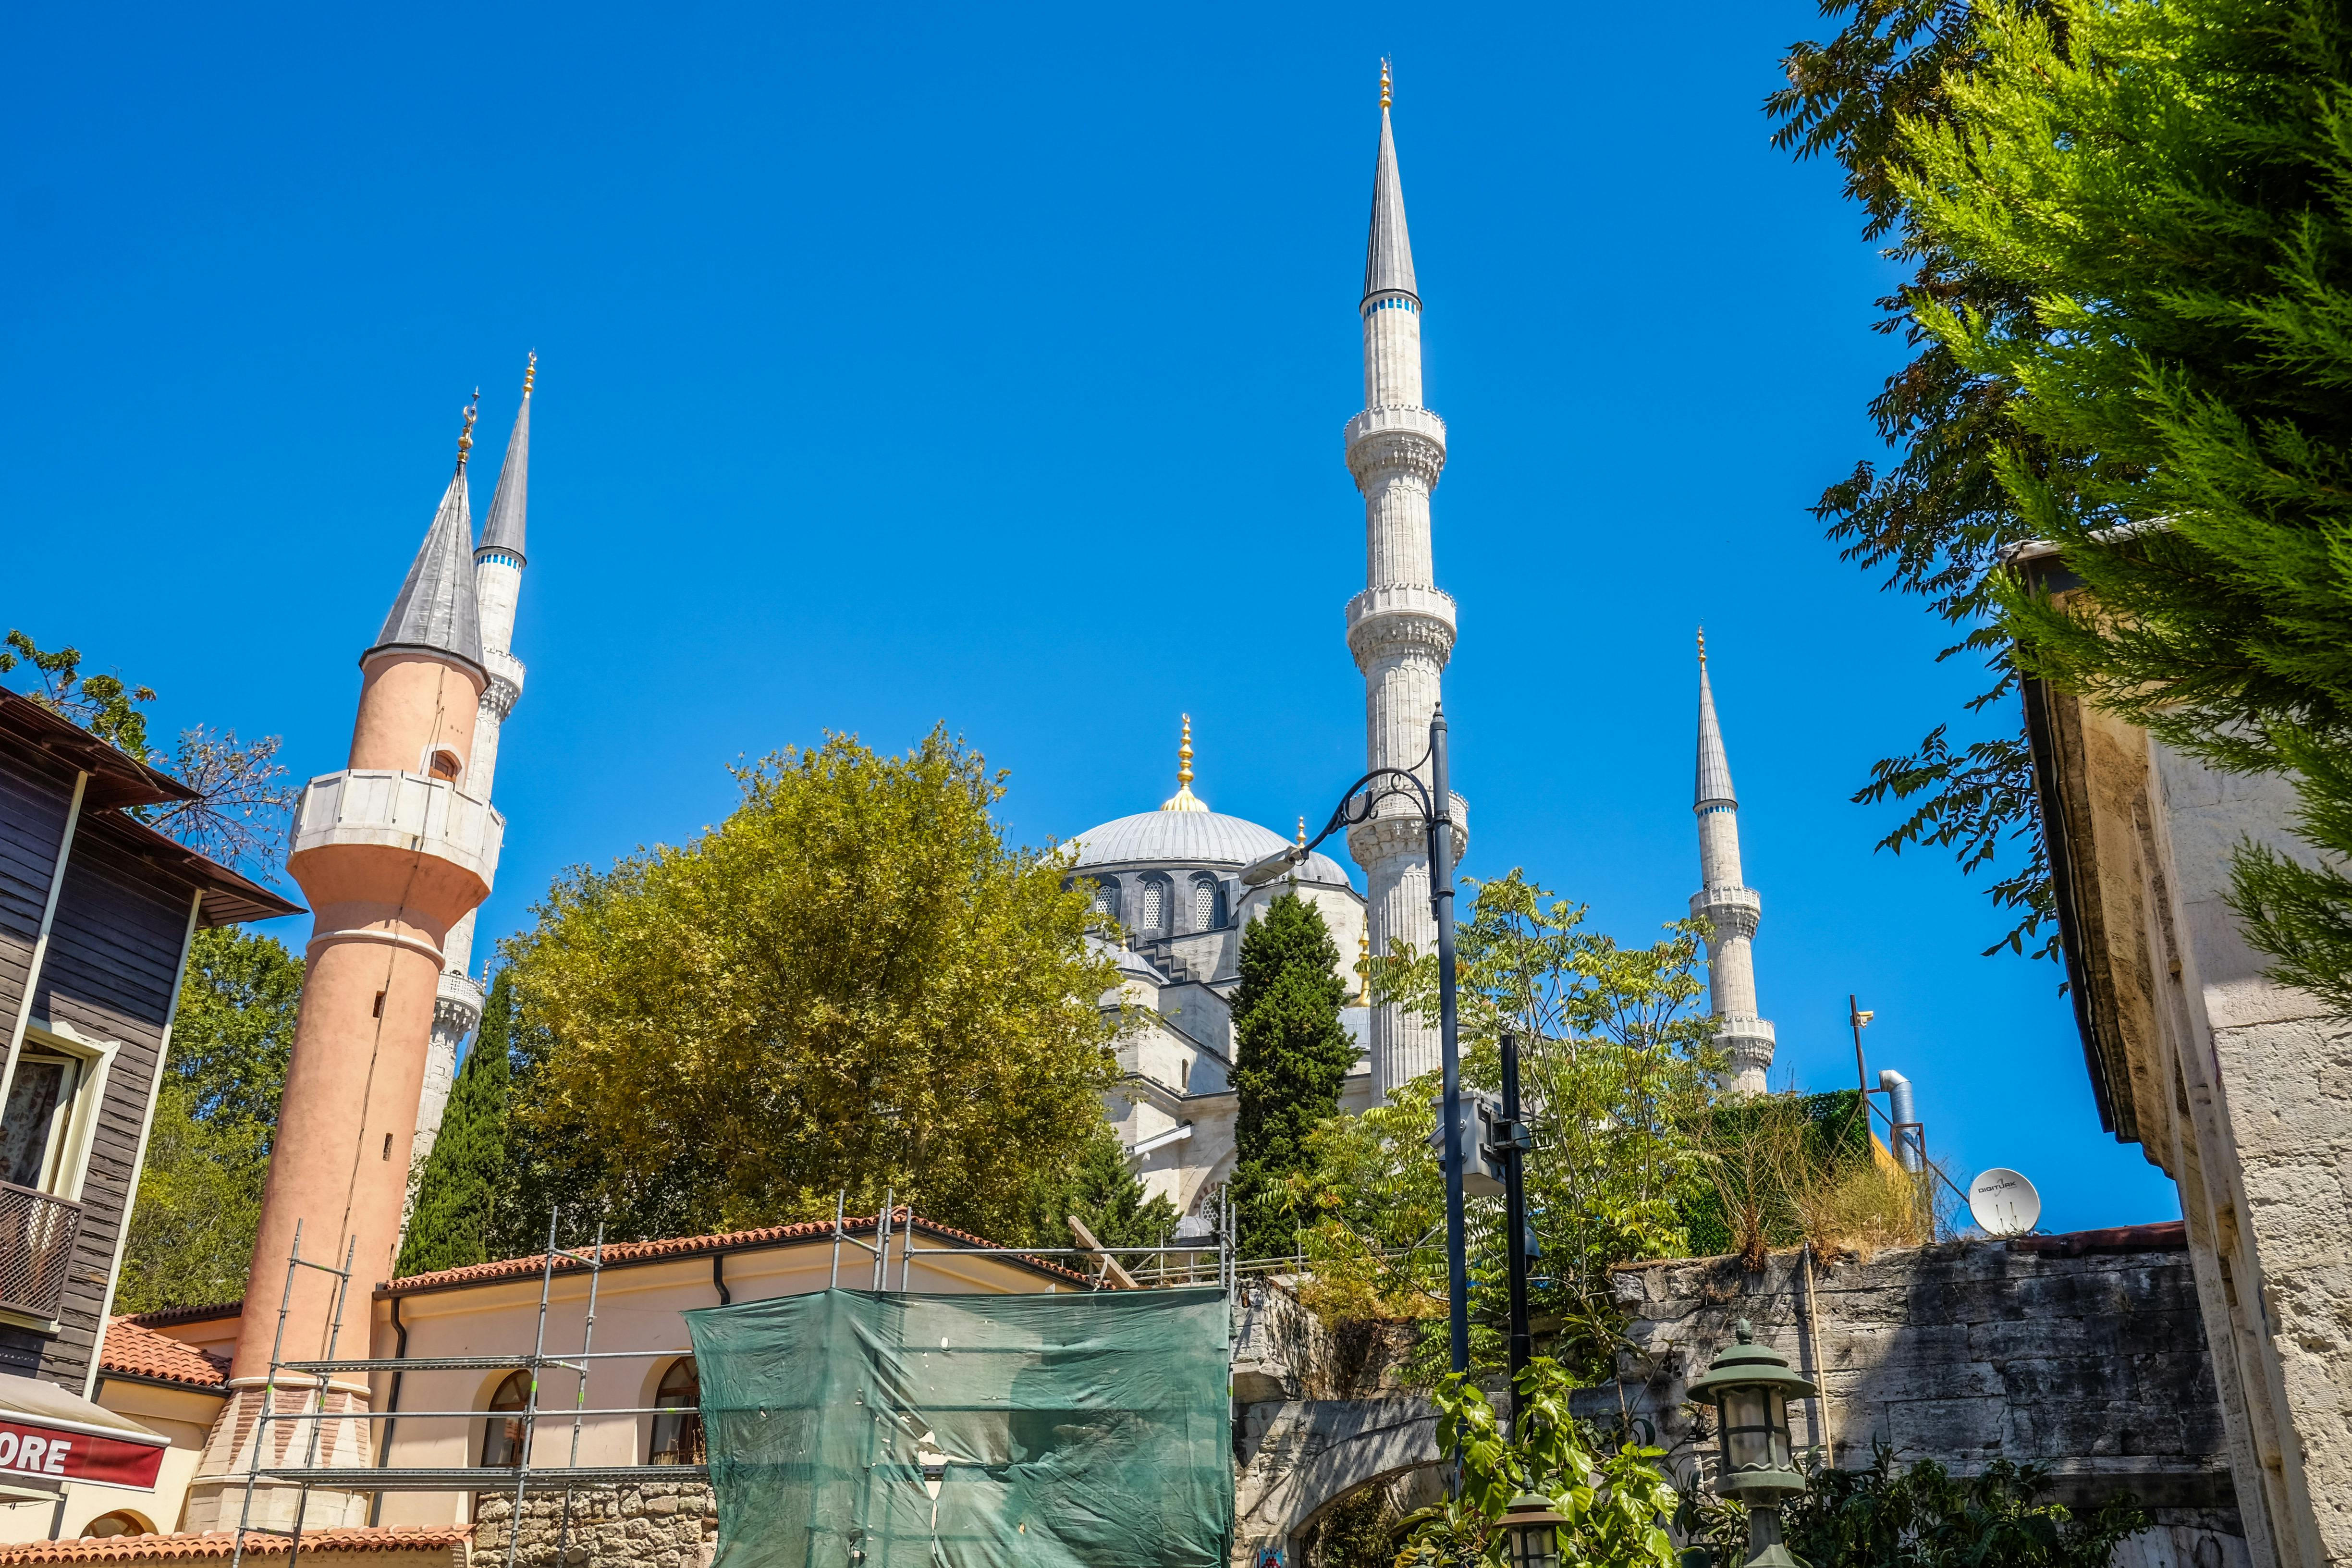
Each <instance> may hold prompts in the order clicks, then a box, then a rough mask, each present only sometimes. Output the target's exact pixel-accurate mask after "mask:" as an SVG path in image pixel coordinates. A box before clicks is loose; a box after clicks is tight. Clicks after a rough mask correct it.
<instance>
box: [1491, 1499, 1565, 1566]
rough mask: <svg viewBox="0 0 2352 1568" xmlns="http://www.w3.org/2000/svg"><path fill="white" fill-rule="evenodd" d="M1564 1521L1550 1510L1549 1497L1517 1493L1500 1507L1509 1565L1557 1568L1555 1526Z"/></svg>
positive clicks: (1557, 1555) (1557, 1529)
mask: <svg viewBox="0 0 2352 1568" xmlns="http://www.w3.org/2000/svg"><path fill="white" fill-rule="evenodd" d="M1567 1522H1568V1521H1567V1520H1566V1519H1564V1518H1562V1517H1561V1516H1560V1515H1559V1514H1557V1513H1555V1512H1553V1511H1552V1506H1551V1500H1550V1499H1549V1498H1548V1497H1543V1496H1540V1495H1538V1493H1535V1492H1521V1493H1520V1494H1519V1495H1518V1496H1517V1497H1515V1498H1513V1499H1512V1500H1511V1506H1510V1507H1509V1508H1507V1509H1505V1510H1503V1539H1504V1544H1505V1545H1506V1546H1507V1548H1508V1550H1509V1568H1560V1564H1559V1527H1560V1526H1561V1525H1563V1524H1566V1523H1567Z"/></svg>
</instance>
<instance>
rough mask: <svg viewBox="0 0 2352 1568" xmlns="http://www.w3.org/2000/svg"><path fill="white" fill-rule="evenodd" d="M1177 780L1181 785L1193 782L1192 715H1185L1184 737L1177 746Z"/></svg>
mask: <svg viewBox="0 0 2352 1568" xmlns="http://www.w3.org/2000/svg"><path fill="white" fill-rule="evenodd" d="M1176 782H1177V784H1180V785H1183V784H1191V783H1192V715H1191V714H1190V713H1187V714H1185V715H1184V739H1183V740H1182V741H1181V742H1178V743H1177V746H1176Z"/></svg>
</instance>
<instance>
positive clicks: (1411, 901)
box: [1346, 61, 1469, 1100]
mask: <svg viewBox="0 0 2352 1568" xmlns="http://www.w3.org/2000/svg"><path fill="white" fill-rule="evenodd" d="M1391 81H1392V78H1391V75H1390V72H1389V68H1388V63H1387V62H1386V61H1382V62H1381V145H1380V155H1379V157H1378V159H1377V160H1376V161H1375V162H1374V163H1373V165H1372V222H1371V232H1370V237H1369V238H1368V239H1367V241H1366V244H1365V249H1364V297H1363V300H1362V301H1361V303H1360V306H1359V307H1358V311H1357V314H1358V315H1359V316H1360V318H1361V321H1362V325H1363V334H1364V337H1363V342H1364V408H1363V412H1361V413H1360V414H1358V415H1357V416H1355V417H1354V418H1353V419H1350V420H1349V421H1348V428H1347V436H1346V440H1347V451H1348V471H1349V473H1350V474H1351V475H1353V476H1354V477H1355V480H1356V488H1357V489H1360V490H1361V491H1362V492H1363V496H1364V591H1363V592H1362V593H1360V594H1359V595H1356V596H1355V597H1354V598H1353V599H1351V600H1349V604H1348V651H1349V653H1351V654H1353V655H1354V656H1355V659H1356V668H1358V669H1360V670H1361V671H1363V675H1364V695H1365V704H1364V711H1365V717H1366V722H1365V734H1364V755H1365V761H1366V763H1367V765H1368V767H1370V768H1412V767H1416V766H1418V765H1420V760H1421V758H1423V756H1424V755H1426V754H1427V752H1428V750H1429V721H1430V718H1431V716H1432V715H1433V714H1434V713H1435V712H1436V710H1437V704H1438V697H1439V694H1440V693H1439V685H1440V680H1441V678H1442V677H1443V676H1444V671H1445V663H1446V660H1447V659H1448V658H1452V657H1453V653H1454V601H1453V599H1452V598H1451V597H1450V596H1448V595H1446V594H1445V593H1444V591H1443V590H1442V589H1440V588H1439V587H1438V586H1437V571H1436V566H1435V564H1434V563H1433V560H1432V558H1431V551H1430V536H1429V493H1430V491H1431V490H1433V489H1435V488H1436V485H1437V479H1438V475H1439V474H1440V473H1442V472H1443V471H1444V468H1445V422H1444V420H1442V419H1440V418H1438V416H1436V415H1434V414H1432V413H1431V412H1430V411H1429V410H1428V409H1426V408H1424V407H1423V406H1422V401H1421V396H1422V393H1421V289H1420V285H1419V284H1418V283H1417V282H1416V281H1415V279H1414V278H1413V270H1412V241H1411V240H1409V239H1408V238H1407V237H1405V226H1404V185H1403V184H1402V181H1400V180H1399V179H1398V177H1397V155H1396V133H1395V132H1394V130H1393V129H1392V128H1391V125H1390V122H1389V106H1390V102H1391V99H1392V97H1393V96H1394V94H1393V92H1392V91H1391ZM1465 810H1466V808H1465V806H1464V805H1463V804H1462V802H1461V800H1460V798H1459V797H1458V796H1457V797H1456V798H1455V800H1454V855H1455V857H1456V859H1457V863H1458V859H1459V857H1460V856H1461V854H1462V853H1463V851H1464V850H1465V848H1466V847H1468V843H1469V833H1468V829H1467V826H1466V823H1465ZM1392 812H1393V813H1395V815H1391V813H1392ZM1348 852H1349V854H1350V855H1352V856H1354V857H1355V859H1356V864H1357V865H1359V866H1361V867H1362V868H1364V882H1365V897H1364V901H1365V906H1366V909H1365V919H1366V921H1367V923H1368V924H1369V925H1370V929H1371V944H1372V953H1373V956H1374V957H1376V958H1386V957H1387V956H1388V955H1389V954H1390V953H1391V952H1394V951H1395V949H1396V944H1398V943H1399V942H1410V943H1412V946H1413V947H1414V949H1415V950H1417V951H1419V952H1429V951H1431V950H1432V949H1433V947H1435V945H1436V942H1437V924H1436V921H1435V920H1434V918H1433V916H1432V915H1431V913H1430V902H1429V895H1430V887H1429V855H1428V839H1427V836H1426V834H1425V833H1424V831H1423V827H1422V824H1421V819H1420V817H1419V816H1406V815H1402V808H1401V806H1398V805H1393V804H1392V805H1391V807H1390V808H1388V809H1386V810H1383V812H1382V813H1381V815H1380V816H1375V817H1374V818H1373V819H1372V820H1371V821H1370V822H1365V823H1360V824H1358V825H1357V826H1354V827H1352V828H1350V829H1349V832H1348ZM1368 1041H1369V1049H1370V1056H1371V1064H1372V1093H1373V1095H1374V1097H1375V1099H1376V1100H1377V1099H1380V1098H1383V1097H1385V1096H1386V1095H1387V1094H1388V1092H1389V1091H1390V1090H1391V1089H1396V1088H1398V1087H1399V1086H1401V1085H1402V1084H1405V1083H1408V1082H1410V1081H1412V1079H1415V1078H1418V1077H1420V1076H1421V1075H1422V1074H1423V1073H1425V1072H1428V1071H1430V1070H1431V1069H1433V1068H1435V1067H1436V1066H1437V1065H1438V1057H1439V1039H1438V1032H1437V1030H1435V1029H1434V1028H1433V1027H1431V1026H1429V1025H1428V1024H1427V1023H1425V1022H1423V1020H1422V1018H1421V1017H1420V1016H1419V1015H1418V1014H1416V1013H1413V1012H1412V1011H1410V1010H1408V1009H1406V1008H1404V1007H1402V1006H1398V1005H1393V1004H1391V1005H1382V1006H1380V1007H1376V1008H1374V1009H1373V1010H1372V1015H1371V1019H1370V1028H1369V1030H1368Z"/></svg>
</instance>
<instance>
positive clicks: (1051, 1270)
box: [379, 1209, 1094, 1296]
mask: <svg viewBox="0 0 2352 1568" xmlns="http://www.w3.org/2000/svg"><path fill="white" fill-rule="evenodd" d="M892 1212H893V1213H894V1214H895V1215H897V1216H898V1217H897V1218H896V1219H895V1220H894V1221H892V1225H893V1226H894V1232H893V1234H896V1228H895V1227H902V1226H907V1225H909V1224H911V1225H913V1226H914V1227H915V1228H916V1229H917V1230H919V1231H920V1232H922V1233H923V1234H924V1235H926V1236H929V1237H938V1238H940V1239H943V1240H947V1241H952V1242H960V1243H961V1244H962V1245H964V1246H966V1247H994V1246H995V1245H996V1243H994V1242H992V1241H991V1240H989V1239H988V1238H987V1237H982V1236H974V1235H972V1234H971V1232H970V1231H968V1230H958V1229H956V1228H955V1227H954V1226H945V1225H941V1224H940V1223H939V1222H938V1221H937V1220H929V1219H925V1218H923V1217H922V1216H921V1215H909V1214H908V1211H907V1210H905V1209H896V1210H893V1211H892ZM877 1218H878V1216H877V1215H863V1216H861V1217H858V1218H854V1219H844V1220H843V1221H842V1222H841V1228H842V1232H843V1234H844V1235H846V1236H856V1235H860V1234H863V1235H867V1236H871V1235H872V1234H873V1233H874V1230H875V1228H876V1221H877ZM832 1235H833V1221H831V1220H829V1219H812V1220H803V1221H802V1222H801V1223H800V1224H798V1225H772V1226H764V1227H762V1228H761V1229H759V1230H738V1231H730V1232H728V1233H726V1234H724V1235H720V1236H678V1237H668V1238H667V1239H665V1240H661V1241H608V1242H606V1243H605V1244H604V1267H605V1268H614V1267H615V1266H616V1265H617V1266H626V1265H628V1264H632V1263H658V1262H661V1261H663V1260H665V1259H667V1258H698V1257H708V1256H709V1255H710V1254H711V1253H714V1252H743V1251H748V1250H750V1249H751V1248H753V1247H776V1246H781V1245H784V1244H788V1243H792V1242H798V1241H819V1240H824V1239H826V1238H829V1237H831V1236H832ZM1005 1261H1006V1262H1008V1263H1017V1264H1020V1265H1021V1266H1023V1267H1024V1268H1032V1269H1034V1270H1036V1271H1037V1272H1039V1273H1041V1274H1049V1275H1052V1276H1053V1277H1054V1278H1055V1279H1066V1280H1070V1281H1072V1282H1075V1283H1076V1284H1080V1285H1092V1284H1093V1283H1094V1280H1093V1279H1092V1278H1091V1277H1089V1276H1087V1275H1085V1274H1081V1273H1079V1272H1077V1271H1076V1269H1072V1268H1064V1267H1062V1266H1061V1265H1060V1264H1058V1263H1054V1262H1051V1261H1049V1260H1047V1259H1045V1258H1028V1257H1019V1258H1006V1259H1005ZM546 1266H547V1259H546V1258H545V1257H544V1256H543V1255H542V1254H539V1253H533V1254H531V1255H530V1257H528V1258H501V1259H500V1260H499V1261H498V1262H496V1263H471V1264H467V1266H466V1267H465V1268H444V1269H442V1270H440V1271H439V1272H437V1273H433V1274H412V1275H410V1276H409V1277H408V1278H407V1279H394V1281H392V1282H391V1283H390V1284H389V1285H384V1286H382V1287H379V1289H382V1290H383V1293H384V1294H386V1295H392V1296H405V1295H408V1294H410V1293H411V1292H414V1291H419V1290H446V1289H450V1288H452V1287H454V1286H460V1285H478V1284H483V1283H486V1282H488V1281H490V1280H495V1279H525V1278H528V1277H529V1276H530V1275H534V1274H537V1273H538V1272H540V1270H541V1269H542V1268H545V1267H546ZM587 1267H588V1266H587V1265H586V1264H584V1263H582V1262H580V1261H579V1260H578V1259H577V1258H570V1257H566V1256H564V1255H563V1254H561V1253H559V1254H557V1256H556V1259H555V1272H556V1273H558V1274H578V1273H582V1272H584V1271H585V1270H586V1268H587Z"/></svg>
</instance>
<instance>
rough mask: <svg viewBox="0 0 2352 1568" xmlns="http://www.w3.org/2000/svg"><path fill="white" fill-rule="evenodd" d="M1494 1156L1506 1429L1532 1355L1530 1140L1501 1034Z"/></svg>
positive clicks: (1509, 1047) (1512, 1058)
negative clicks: (1503, 1295)
mask: <svg viewBox="0 0 2352 1568" xmlns="http://www.w3.org/2000/svg"><path fill="white" fill-rule="evenodd" d="M1496 1137H1497V1139H1498V1142H1497V1145H1496V1152H1498V1153H1499V1154H1501V1155H1502V1157H1503V1225H1504V1228H1505V1229H1506V1230H1507V1231H1508V1232H1509V1236H1508V1239H1507V1243H1506V1247H1505V1253H1504V1256H1505V1258H1506V1259H1507V1262H1508V1264H1509V1268H1508V1273H1509V1276H1510V1310H1511V1322H1510V1335H1511V1350H1510V1357H1511V1361H1510V1364H1511V1425H1512V1426H1513V1428H1514V1429H1516V1428H1517V1426H1518V1420H1519V1417H1518V1410H1519V1399H1518V1389H1519V1373H1521V1372H1523V1371H1525V1370H1526V1369H1527V1364H1528V1362H1529V1361H1530V1360H1531V1359H1533V1357H1534V1354H1535V1339H1534V1335H1533V1334H1532V1333H1531V1332H1530V1331H1528V1258H1531V1257H1533V1256H1534V1255H1535V1254H1534V1250H1533V1249H1532V1248H1531V1247H1529V1246H1528V1242H1529V1241H1530V1239H1531V1236H1530V1233H1529V1230H1528V1165H1527V1161H1528V1148H1529V1146H1530V1145H1531V1144H1532V1143H1533V1142H1534V1140H1533V1139H1532V1138H1531V1137H1530V1136H1529V1135H1528V1127H1527V1123H1526V1122H1525V1121H1522V1120H1520V1114H1519V1037H1518V1036H1517V1034H1515V1033H1513V1032H1512V1031H1511V1030H1509V1029H1506V1030H1504V1031H1503V1125H1502V1126H1500V1127H1498V1128H1496Z"/></svg>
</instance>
